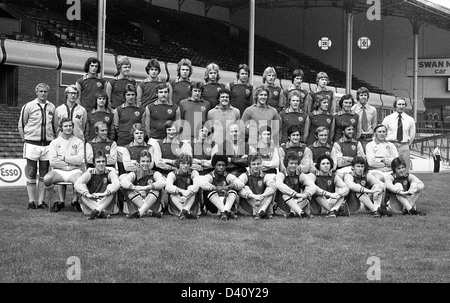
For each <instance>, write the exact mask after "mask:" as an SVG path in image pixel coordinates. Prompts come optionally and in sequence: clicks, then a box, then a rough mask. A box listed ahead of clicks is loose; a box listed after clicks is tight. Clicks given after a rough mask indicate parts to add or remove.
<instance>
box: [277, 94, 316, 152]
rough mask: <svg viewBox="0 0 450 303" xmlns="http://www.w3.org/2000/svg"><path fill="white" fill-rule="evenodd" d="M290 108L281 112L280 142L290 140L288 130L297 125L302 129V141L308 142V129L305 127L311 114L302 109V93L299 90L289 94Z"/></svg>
mask: <svg viewBox="0 0 450 303" xmlns="http://www.w3.org/2000/svg"><path fill="white" fill-rule="evenodd" d="M287 100H288V104H287V106H288V108H286V109H285V110H282V111H281V113H280V119H281V141H280V143H281V144H282V143H286V142H288V140H289V139H288V135H287V130H288V129H289V128H290V127H291V126H292V125H296V126H298V127H299V131H300V135H301V138H300V141H301V142H306V137H307V136H308V133H307V129H306V127H305V125H306V124H308V125H309V124H310V123H309V116H308V114H306V113H305V112H304V111H303V109H301V106H300V104H301V93H299V92H298V91H297V90H292V91H291V92H290V93H289V94H288V96H287Z"/></svg>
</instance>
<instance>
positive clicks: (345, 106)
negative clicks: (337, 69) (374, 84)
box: [331, 94, 361, 142]
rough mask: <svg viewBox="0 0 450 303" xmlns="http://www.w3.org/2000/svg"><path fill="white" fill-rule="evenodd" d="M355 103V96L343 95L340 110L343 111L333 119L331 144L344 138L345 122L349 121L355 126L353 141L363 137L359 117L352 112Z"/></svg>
mask: <svg viewBox="0 0 450 303" xmlns="http://www.w3.org/2000/svg"><path fill="white" fill-rule="evenodd" d="M354 103H355V100H353V96H352V95H351V94H346V95H343V96H342V97H341V99H340V100H339V108H340V109H341V110H340V111H338V112H337V113H336V114H335V115H334V117H333V122H332V123H333V125H332V127H331V128H332V129H333V130H334V132H333V133H331V142H336V141H338V140H339V139H340V138H341V137H342V134H343V130H342V127H343V123H344V121H348V122H350V123H351V125H353V131H354V132H353V135H352V138H353V139H358V138H359V136H360V135H361V124H360V121H359V116H358V114H355V113H354V112H353V111H352V107H353V105H354Z"/></svg>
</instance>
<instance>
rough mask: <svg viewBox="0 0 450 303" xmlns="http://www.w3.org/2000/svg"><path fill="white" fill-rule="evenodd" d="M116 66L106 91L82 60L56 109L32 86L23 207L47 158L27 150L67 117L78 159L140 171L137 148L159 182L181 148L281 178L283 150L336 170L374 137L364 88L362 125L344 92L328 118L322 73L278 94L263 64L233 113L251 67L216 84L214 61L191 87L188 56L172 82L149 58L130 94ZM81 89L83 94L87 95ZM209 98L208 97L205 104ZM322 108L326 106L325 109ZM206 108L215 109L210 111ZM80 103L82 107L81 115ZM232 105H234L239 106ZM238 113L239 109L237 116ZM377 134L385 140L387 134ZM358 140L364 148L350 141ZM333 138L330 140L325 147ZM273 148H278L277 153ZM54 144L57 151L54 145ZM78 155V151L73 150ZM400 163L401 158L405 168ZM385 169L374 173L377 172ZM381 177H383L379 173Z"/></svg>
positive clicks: (201, 160) (25, 117)
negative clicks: (79, 74) (257, 162)
mask: <svg viewBox="0 0 450 303" xmlns="http://www.w3.org/2000/svg"><path fill="white" fill-rule="evenodd" d="M117 66H118V75H117V76H116V78H115V79H113V80H112V81H110V82H108V83H106V90H101V88H102V85H105V82H103V81H101V80H102V79H98V78H97V77H96V75H97V73H98V71H99V68H100V62H98V60H97V59H95V58H89V59H88V60H87V61H86V64H85V70H86V71H87V74H86V75H85V76H84V77H83V78H82V79H80V80H79V81H77V84H76V85H73V86H69V87H68V88H67V89H66V91H65V96H66V100H67V102H66V103H65V104H62V105H61V106H59V107H58V108H56V109H55V108H54V106H53V104H52V103H51V102H49V101H48V100H46V98H47V96H48V91H49V87H48V85H46V84H39V85H38V86H37V87H36V94H37V96H38V98H37V99H36V100H33V101H31V102H29V104H26V105H25V106H24V107H23V109H22V112H21V117H20V121H19V130H20V131H21V134H22V137H23V139H24V140H25V146H24V156H25V158H27V179H28V181H27V184H29V185H30V186H29V187H28V193H29V197H30V204H31V203H33V204H34V201H35V199H34V191H33V189H35V187H36V180H35V179H36V173H37V162H38V161H39V160H44V162H45V161H46V159H45V158H46V157H45V156H44V157H41V156H42V154H38V155H35V154H33V153H32V152H30V150H32V149H33V147H32V146H30V145H35V146H41V147H42V148H44V149H45V147H46V146H48V145H50V141H51V140H52V136H51V134H52V133H56V134H58V133H60V132H61V133H63V127H62V125H61V122H62V121H63V119H65V118H68V119H69V120H70V121H72V123H73V129H72V131H73V135H74V136H73V137H76V138H78V139H80V140H81V141H82V142H83V141H84V140H85V139H86V141H87V144H86V153H85V155H83V157H82V159H85V161H86V162H87V163H88V164H89V165H91V166H93V165H94V154H95V153H96V151H97V150H103V152H104V153H105V155H106V157H107V164H108V165H109V166H115V161H118V163H117V166H118V170H119V174H120V175H122V174H124V173H126V172H128V171H133V170H136V169H137V168H139V167H140V166H139V163H138V157H139V152H140V151H141V150H142V149H143V148H144V149H147V148H148V150H149V151H150V154H151V155H153V157H152V161H153V162H154V165H155V168H156V170H159V171H160V172H161V173H162V174H163V175H164V176H167V175H168V173H169V172H170V171H172V170H173V169H176V167H175V166H174V164H175V163H176V159H177V157H178V156H179V155H180V154H181V153H182V152H183V151H187V152H186V153H187V154H190V155H191V156H193V159H192V168H193V169H196V171H199V172H201V174H204V175H205V174H208V173H209V172H211V170H213V169H214V167H213V166H214V165H213V164H212V157H213V156H214V154H218V155H227V156H228V160H230V161H228V162H229V163H227V165H230V166H231V168H232V167H233V166H235V167H240V168H241V170H240V171H238V170H232V169H231V168H229V170H230V172H232V174H233V175H235V176H239V175H240V174H241V173H243V172H245V171H246V166H247V165H248V164H249V163H248V161H247V157H248V155H253V154H259V155H260V156H261V161H262V162H261V171H263V172H264V173H268V174H270V173H277V172H284V171H285V168H286V163H285V159H286V154H287V153H288V152H290V151H294V152H295V153H296V154H297V155H298V156H299V157H300V160H299V161H300V162H299V164H300V166H299V167H300V168H299V172H303V173H310V172H312V173H314V172H316V171H317V167H316V163H317V160H318V159H319V157H320V156H323V155H326V156H331V158H330V159H331V160H332V162H333V165H332V167H331V171H335V170H336V169H341V168H343V167H349V165H350V163H351V159H353V158H354V157H355V156H361V157H365V153H364V147H363V145H365V144H364V143H367V142H369V141H371V140H372V135H371V132H372V133H373V130H374V126H375V124H376V109H375V108H373V107H371V106H370V105H368V104H367V100H368V96H369V92H368V90H367V89H364V88H362V89H360V90H358V93H357V99H359V101H360V104H361V105H360V107H361V108H363V109H364V111H362V113H363V114H362V119H360V116H359V115H358V114H356V113H355V112H354V111H353V110H356V109H358V104H356V105H355V104H354V100H353V97H352V96H351V95H344V96H343V97H342V98H341V99H340V101H339V102H338V104H339V107H340V108H341V111H338V112H336V102H334V94H333V92H332V91H329V90H326V85H327V83H328V76H327V75H326V74H325V73H323V72H321V73H319V74H318V75H317V84H318V85H317V87H318V91H316V92H315V93H307V92H305V91H304V90H302V89H301V88H300V84H301V81H302V78H303V72H302V71H301V70H296V71H294V74H293V79H292V82H293V85H292V86H290V87H289V88H288V90H287V91H286V92H285V93H287V98H285V93H283V92H282V91H281V88H280V87H277V86H275V79H276V72H275V70H274V69H273V68H271V67H269V68H268V69H266V71H265V72H264V75H263V79H264V80H263V82H264V84H263V85H262V86H260V87H257V88H256V89H255V91H254V92H253V101H252V105H250V102H249V101H246V99H245V98H243V99H240V101H239V102H238V103H237V104H236V105H237V106H236V108H235V107H234V106H232V105H230V103H231V100H233V96H234V100H235V101H234V102H236V96H238V95H239V94H241V97H243V96H244V95H245V96H248V99H247V100H249V99H250V97H251V96H252V91H253V88H252V86H251V85H250V84H248V83H246V82H247V79H248V74H249V70H248V67H247V66H246V65H245V64H242V65H240V66H239V68H238V73H237V80H236V81H235V82H234V83H230V84H228V85H226V87H223V86H224V85H223V84H220V83H219V82H218V79H219V69H218V66H217V65H216V64H214V63H212V64H210V65H208V67H207V69H206V72H205V80H206V84H205V85H203V84H201V83H191V82H190V81H189V76H190V74H191V73H192V66H191V65H190V62H189V60H186V59H183V60H181V61H180V63H179V66H178V76H179V77H178V79H177V80H175V81H172V82H171V83H165V82H164V83H163V82H162V81H161V79H159V77H158V74H159V72H160V67H159V63H158V62H157V60H156V59H152V60H150V61H149V63H148V65H147V67H146V71H147V72H148V73H149V78H147V79H146V80H144V81H143V82H142V83H140V84H139V85H138V87H137V89H136V86H135V84H132V83H126V82H127V81H128V82H129V81H134V80H133V79H131V78H130V77H128V75H127V74H128V72H129V70H130V67H131V64H130V62H129V60H128V59H127V58H123V59H121V60H119V61H118V65H117ZM94 74H95V77H94ZM183 75H184V76H183ZM186 76H187V78H186ZM120 80H122V81H120ZM180 82H186V83H184V84H183V85H185V86H186V87H185V89H186V90H187V92H188V94H189V96H188V97H187V98H185V99H182V100H181V101H179V104H178V105H177V104H176V102H177V101H176V100H177V98H179V97H180V96H181V95H182V93H181V91H182V90H181V89H179V87H178V85H177V84H179V83H180ZM213 84H216V85H213ZM180 85H181V84H180ZM208 85H209V86H208ZM123 86H124V88H123V89H121V87H123ZM212 87H215V88H214V89H212ZM119 90H123V93H122V98H123V99H124V101H123V103H121V104H118V103H117V102H118V101H114V100H117V99H115V97H117V91H119ZM80 91H81V94H80ZM88 91H90V93H87V92H88ZM205 92H206V93H205ZM239 92H240V93H239ZM92 94H93V98H94V101H86V100H88V99H89V98H87V96H88V95H91V97H92ZM214 94H215V95H216V96H215V97H214V98H215V99H214V98H212V96H213V95H214ZM83 96H84V97H85V98H84V97H83ZM114 96H115V97H114ZM149 96H152V97H149ZM176 96H177V97H176ZM274 96H277V97H278V98H277V101H276V102H277V103H276V104H274V103H273V102H274V101H273V100H274ZM206 97H208V98H212V99H210V100H213V101H208V100H205V99H204V98H206ZM86 98H87V99H86ZM155 98H156V99H155ZM285 99H287V101H286V102H285ZM151 100H153V101H151ZM109 101H111V102H109ZM403 101H404V100H403ZM147 102H149V103H148V104H147ZM400 102H401V100H400ZM79 103H81V104H84V105H85V106H83V105H79ZM270 103H272V105H274V106H271V105H270ZM330 103H331V107H330V106H328V105H329V104H330ZM89 104H91V106H93V107H94V108H93V109H92V110H90V109H89ZM114 104H115V105H116V107H115V108H114ZM214 104H216V105H215V106H214V107H213V105H214ZM36 105H39V106H38V107H36ZM47 105H48V107H47ZM405 105H406V103H405ZM52 106H53V107H52ZM364 106H366V108H364ZM85 107H86V108H88V109H89V114H88V111H86V109H85ZM239 107H241V109H238V108H239ZM311 108H312V111H311ZM361 108H360V109H361ZM366 109H367V110H366ZM241 110H243V114H242V117H241V115H240V114H241ZM39 111H41V113H42V112H47V115H44V116H46V117H44V119H42V117H41V120H40V121H39V119H38V118H37V119H36V121H34V122H33V121H31V123H30V119H31V120H33V118H36V117H35V116H36V115H39ZM310 111H311V112H310ZM374 111H375V112H374ZM364 112H365V113H364ZM331 113H334V115H331ZM168 120H169V122H167V121H168ZM170 120H173V121H175V122H171V121H170ZM49 122H50V123H49ZM363 122H364V123H363ZM43 125H45V126H43ZM385 128H386V129H387V127H385ZM241 130H245V132H243V131H241ZM280 130H281V132H280ZM385 132H386V131H385ZM280 133H281V136H279V134H280ZM369 135H370V139H369ZM384 136H385V137H384V141H386V140H385V139H386V134H385V135H384ZM377 137H378V136H377ZM147 138H148V139H149V141H148V144H147V143H146V141H147V140H146V139H147ZM356 138H359V139H360V140H361V142H362V143H363V144H361V142H358V141H356V140H355V139H356ZM409 139H410V138H409ZM114 140H115V141H114ZM374 141H375V140H374ZM411 141H412V140H411ZM302 142H306V144H304V143H302ZM331 142H334V145H333V147H332V146H331V144H330V143H331ZM279 143H281V147H278V146H279ZM387 143H388V142H387ZM391 144H392V143H391ZM75 145H76V146H79V144H75ZM61 146H63V145H62V144H61V145H59V147H61ZM71 146H74V145H71ZM27 147H28V148H27ZM66 147H67V146H66ZM83 147H84V146H83ZM80 149H81V146H80V147H79V148H78V152H80ZM67 150H70V146H69V148H65V151H67ZM394 150H395V153H396V152H397V151H396V147H395V146H394V148H391V149H389V148H388V149H387V151H389V152H393V151H394ZM372 152H373V154H372ZM30 153H31V154H30ZM83 153H84V149H83ZM367 153H368V155H367V156H368V162H369V164H370V165H371V166H372V167H373V168H375V166H378V163H375V162H377V161H378V160H379V159H380V155H379V151H378V146H375V148H374V149H373V150H372V149H370V150H369V151H367ZM377 153H378V154H377ZM395 153H390V154H389V155H382V156H383V157H382V158H383V160H384V159H385V158H391V160H392V159H393V158H395V157H392V156H395ZM372 155H373V157H372ZM69 156H70V155H69ZM72 156H73V155H72ZM384 156H389V157H384ZM397 156H398V154H397ZM372 158H373V160H372ZM39 162H40V161H39ZM50 162H51V161H50ZM153 162H152V165H153ZM408 162H409V161H408ZM408 162H406V169H407V170H408ZM380 163H381V162H380ZM39 164H40V165H39V168H40V174H39V175H40V176H44V175H45V168H46V166H47V171H48V165H46V164H45V163H44V164H43V165H41V163H39ZM52 166H53V165H52ZM67 166H70V165H67ZM389 166H390V161H389V160H388V161H385V163H383V168H384V167H386V168H388V170H389ZM383 168H381V167H378V169H379V170H383ZM242 169H243V170H242ZM41 170H42V171H41ZM344 172H347V171H342V170H340V171H338V173H339V174H341V178H342V176H343V175H342V173H344ZM41 173H42V174H41ZM33 175H34V178H33ZM60 179H62V180H60ZM64 179H68V178H59V176H58V177H57V178H56V179H55V178H53V180H52V182H51V183H55V182H57V181H65V180H64ZM69 179H70V178H69ZM379 179H380V180H383V179H382V177H381V178H379ZM55 180H56V181H55ZM53 181H55V182H53ZM72 181H74V180H72ZM32 193H33V194H32ZM41 196H42V194H41V192H40V193H39V200H38V207H39V206H42V205H43V204H42V202H43V198H42V199H41ZM61 200H62V198H61V195H60V201H61ZM74 202H75V201H74ZM59 204H60V203H59ZM59 204H58V203H57V204H56V205H59ZM56 209H58V208H57V207H56Z"/></svg>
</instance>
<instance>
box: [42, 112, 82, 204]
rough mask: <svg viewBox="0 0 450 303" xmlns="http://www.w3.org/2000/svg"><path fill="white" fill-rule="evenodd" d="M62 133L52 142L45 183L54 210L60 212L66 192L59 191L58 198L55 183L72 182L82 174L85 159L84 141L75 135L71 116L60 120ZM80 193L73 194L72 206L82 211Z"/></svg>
mask: <svg viewBox="0 0 450 303" xmlns="http://www.w3.org/2000/svg"><path fill="white" fill-rule="evenodd" d="M59 127H60V128H61V134H60V136H59V137H57V138H56V139H54V140H52V142H50V147H49V155H50V166H51V167H52V170H50V171H49V172H48V173H47V174H46V175H45V177H44V185H45V188H46V190H47V191H48V194H49V198H50V205H51V204H52V203H53V207H52V208H51V210H52V212H59V211H60V210H61V208H63V207H64V196H65V192H64V191H60V192H59V200H60V202H58V201H57V199H56V194H57V193H56V190H55V184H56V183H58V182H70V183H72V184H74V183H75V181H77V179H78V178H79V177H80V176H81V175H82V173H83V172H82V171H81V166H82V164H83V159H84V142H83V140H81V139H79V138H77V137H75V136H74V135H73V122H72V120H70V118H62V119H61V121H60V122H59ZM77 198H78V195H77V193H76V192H74V194H73V200H72V206H73V208H74V209H76V210H77V211H81V206H80V203H79V202H78V201H77Z"/></svg>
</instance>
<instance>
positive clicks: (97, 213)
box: [74, 150, 120, 220]
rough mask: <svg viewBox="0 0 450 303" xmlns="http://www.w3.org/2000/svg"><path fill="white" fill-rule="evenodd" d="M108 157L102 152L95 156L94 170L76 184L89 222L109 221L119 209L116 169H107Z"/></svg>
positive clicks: (90, 169)
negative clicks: (97, 220) (99, 219)
mask: <svg viewBox="0 0 450 303" xmlns="http://www.w3.org/2000/svg"><path fill="white" fill-rule="evenodd" d="M106 159H107V156H106V154H105V153H104V152H103V151H102V150H98V151H96V152H95V154H94V163H95V167H94V168H88V169H87V170H86V171H85V172H84V173H83V175H82V176H81V177H80V178H79V179H78V180H77V181H76V182H75V184H74V188H75V190H76V191H77V192H78V193H79V194H80V195H81V209H82V210H83V213H84V214H85V215H89V217H88V219H89V220H94V219H96V218H101V219H108V218H109V216H110V215H111V213H113V214H117V213H118V212H119V208H118V207H117V205H116V204H115V203H114V201H115V199H114V198H115V193H116V192H117V191H118V190H119V188H120V183H119V178H118V176H117V172H116V170H115V169H114V168H110V167H106V161H107V160H106Z"/></svg>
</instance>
